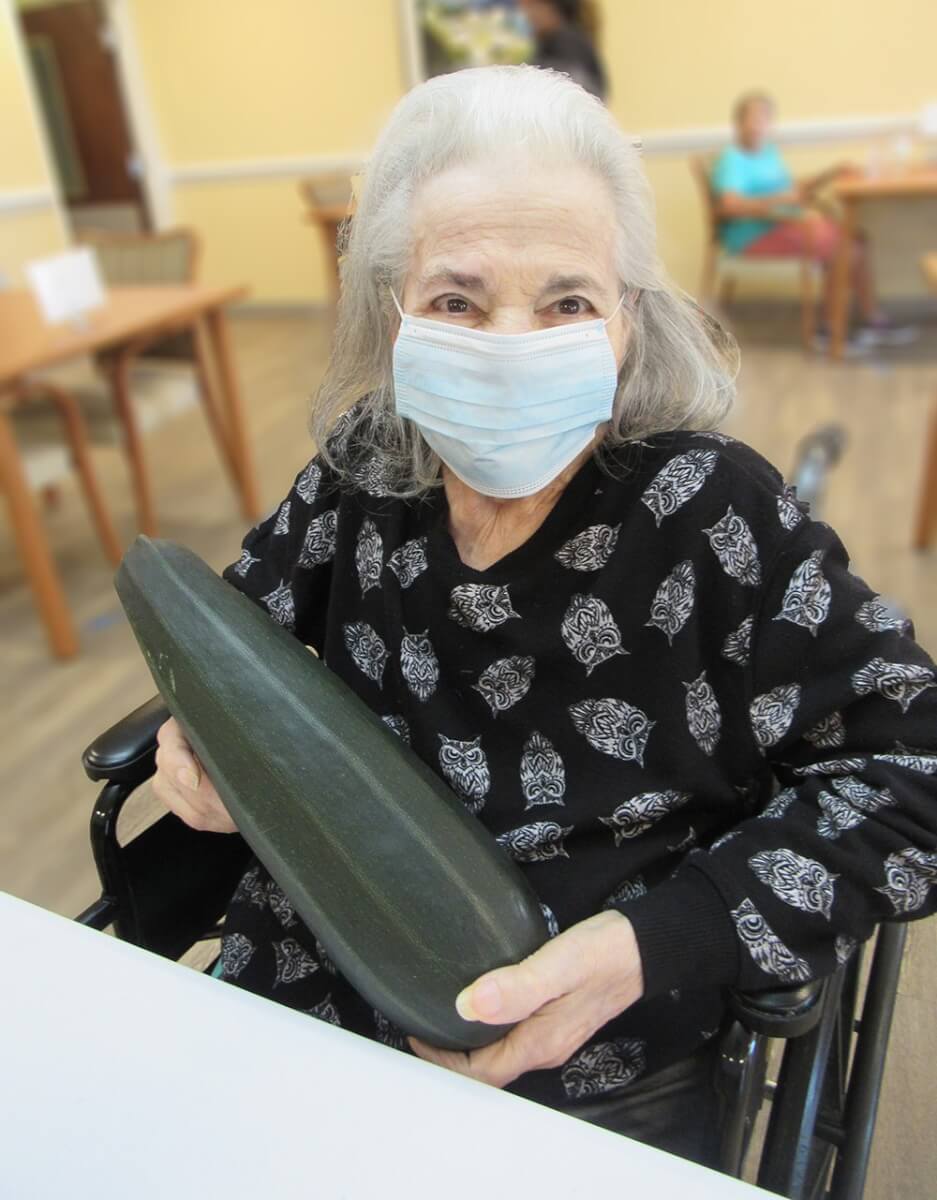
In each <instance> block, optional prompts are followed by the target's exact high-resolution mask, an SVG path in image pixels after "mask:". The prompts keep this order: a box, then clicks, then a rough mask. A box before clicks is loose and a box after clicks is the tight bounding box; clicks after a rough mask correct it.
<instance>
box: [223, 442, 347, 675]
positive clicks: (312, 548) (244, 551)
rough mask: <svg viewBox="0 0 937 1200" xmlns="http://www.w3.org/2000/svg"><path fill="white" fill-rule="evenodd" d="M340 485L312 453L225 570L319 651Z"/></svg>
mask: <svg viewBox="0 0 937 1200" xmlns="http://www.w3.org/2000/svg"><path fill="white" fill-rule="evenodd" d="M337 521H338V489H337V488H336V487H335V486H334V485H333V484H332V483H331V481H330V479H329V476H328V473H327V468H326V467H325V465H324V464H323V463H322V462H321V460H320V459H319V458H318V457H317V458H313V459H312V460H311V462H309V463H308V464H307V465H306V466H305V467H304V468H303V470H302V471H301V472H300V473H299V475H297V477H296V480H295V482H294V484H293V487H292V488H291V489H290V492H289V495H288V496H287V497H286V499H285V500H283V501H282V503H280V504H278V505H277V507H276V509H275V510H274V511H273V512H272V513H271V514H270V515H269V516H268V517H267V518H265V519H264V520H263V521H261V523H260V524H259V525H256V526H255V527H254V528H253V529H251V530H250V532H249V533H248V534H247V536H246V537H245V538H244V541H243V542H242V544H241V556H240V558H239V559H238V560H237V562H235V563H232V564H231V566H229V567H227V568H226V569H225V571H224V572H223V576H224V578H225V579H226V580H227V582H228V583H230V584H231V585H232V586H233V587H236V588H237V589H238V591H241V592H243V593H244V594H245V595H246V596H247V597H248V598H249V599H251V600H253V601H254V602H255V603H256V604H258V605H260V606H261V607H262V608H265V609H266V610H267V612H268V613H269V614H270V616H271V617H273V619H274V620H275V621H278V622H279V623H280V624H281V625H283V626H284V627H285V628H287V629H289V630H290V631H291V632H292V633H294V634H295V635H296V637H297V638H299V639H300V640H301V641H302V642H304V643H305V644H306V645H307V646H312V647H313V649H314V650H316V651H317V652H319V653H321V650H322V641H323V638H324V631H325V614H326V608H327V605H328V596H329V588H330V584H331V575H332V559H333V557H334V554H335V538H336V527H337Z"/></svg>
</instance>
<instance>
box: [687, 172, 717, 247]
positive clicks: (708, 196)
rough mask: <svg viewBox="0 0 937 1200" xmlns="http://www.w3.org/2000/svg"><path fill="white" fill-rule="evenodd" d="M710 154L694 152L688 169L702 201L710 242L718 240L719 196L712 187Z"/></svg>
mask: <svg viewBox="0 0 937 1200" xmlns="http://www.w3.org/2000/svg"><path fill="white" fill-rule="evenodd" d="M715 161H716V160H715V158H714V156H712V155H710V154H695V155H693V157H692V158H691V159H690V170H691V171H692V173H693V178H694V179H695V180H696V182H697V185H698V187H699V191H700V197H701V198H702V201H703V211H704V214H705V218H706V229H707V233H708V237H709V241H710V242H711V243H713V242H718V241H719V226H720V224H721V222H720V219H719V197H718V196H717V194H716V190H715V188H714V187H713V182H712V170H713V165H714V163H715Z"/></svg>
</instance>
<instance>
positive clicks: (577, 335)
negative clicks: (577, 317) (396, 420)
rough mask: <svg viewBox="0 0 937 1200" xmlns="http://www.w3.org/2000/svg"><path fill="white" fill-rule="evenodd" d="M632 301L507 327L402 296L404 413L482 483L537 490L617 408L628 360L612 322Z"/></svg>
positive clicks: (458, 469) (397, 351)
mask: <svg viewBox="0 0 937 1200" xmlns="http://www.w3.org/2000/svg"><path fill="white" fill-rule="evenodd" d="M391 294H392V295H393V293H391ZM623 301H624V296H622V298H621V300H619V302H618V305H617V307H616V309H615V312H614V313H612V316H611V317H609V318H608V319H607V320H603V319H601V318H598V319H596V320H594V321H575V322H573V323H571V324H569V325H558V326H555V327H554V328H551V329H538V330H535V331H533V332H532V333H507V334H504V333H485V332H483V331H481V330H477V329H464V328H462V327H461V326H458V325H451V324H448V323H447V322H445V321H431V320H427V319H426V318H423V317H411V316H408V315H407V314H406V313H404V311H403V309H402V308H401V307H400V303H399V301H398V300H397V297H396V296H394V303H395V304H396V305H397V311H398V312H399V313H400V321H401V324H400V332H399V333H398V334H397V340H396V341H395V343H394V392H395V397H396V408H397V412H398V413H399V415H400V416H402V417H407V418H408V419H409V420H411V421H413V422H414V424H416V425H417V426H418V427H419V429H420V432H421V433H422V434H423V437H424V438H425V439H426V441H427V442H428V443H429V445H430V446H431V447H432V449H433V450H435V451H436V453H437V454H438V455H439V457H440V458H441V459H442V460H443V462H444V463H446V465H447V466H448V467H449V468H450V469H451V470H452V471H453V472H454V473H455V474H456V475H458V477H459V478H460V479H461V480H462V481H463V482H464V483H467V484H468V485H469V486H470V487H473V488H475V490H476V491H478V492H481V493H483V494H484V495H486V496H493V497H496V498H498V499H509V498H513V497H517V496H529V495H531V494H532V493H534V492H537V491H539V490H540V489H541V488H543V487H546V485H547V484H548V483H550V482H551V481H552V480H554V479H555V478H556V477H557V475H559V474H560V472H561V471H562V470H563V469H564V468H565V467H568V466H569V464H570V463H571V462H572V461H573V459H575V458H576V456H577V455H578V454H579V453H580V452H581V451H583V450H584V449H585V448H586V447H587V446H588V445H589V443H590V442H591V441H592V439H593V438H594V437H595V430H596V427H597V426H598V425H601V424H602V423H603V422H604V421H608V420H609V418H610V417H611V415H612V405H613V402H614V399H615V389H616V387H617V384H618V368H617V365H616V363H615V352H614V350H613V349H612V344H611V342H610V341H609V339H608V332H607V329H606V327H607V325H608V324H609V322H610V321H611V320H612V319H613V318H614V316H615V315H616V313H617V312H618V309H619V308H620V307H621V305H622V303H623Z"/></svg>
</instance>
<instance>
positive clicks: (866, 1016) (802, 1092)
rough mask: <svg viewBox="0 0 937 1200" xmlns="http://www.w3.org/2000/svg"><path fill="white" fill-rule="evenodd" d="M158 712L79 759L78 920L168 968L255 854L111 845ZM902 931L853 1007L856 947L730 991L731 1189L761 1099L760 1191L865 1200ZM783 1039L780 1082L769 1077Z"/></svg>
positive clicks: (141, 772)
mask: <svg viewBox="0 0 937 1200" xmlns="http://www.w3.org/2000/svg"><path fill="white" fill-rule="evenodd" d="M168 715H169V714H168V711H167V709H166V708H165V707H164V705H163V703H162V700H161V699H160V697H158V696H157V697H154V699H152V700H150V701H148V702H147V703H146V704H144V705H142V706H141V707H140V708H138V709H136V710H135V711H134V712H132V713H130V714H129V715H128V716H127V717H125V718H124V719H123V720H122V721H119V722H118V723H117V724H116V725H114V726H112V728H111V729H109V730H107V732H106V733H104V734H102V735H101V736H100V737H98V738H97V739H96V740H95V741H94V742H93V743H92V744H91V745H90V746H89V747H88V749H87V750H86V751H85V753H84V756H83V758H82V762H83V765H84V768H85V771H86V773H87V775H88V776H89V778H90V779H92V780H94V781H96V782H99V783H103V784H104V786H103V788H102V790H101V792H100V795H99V796H98V799H97V801H96V803H95V806H94V809H93V811H92V816H91V846H92V852H93V854H94V860H95V864H96V866H97V869H98V875H99V877H100V880H101V889H102V890H101V895H100V897H99V899H98V900H96V901H95V902H94V903H93V904H92V905H90V906H89V907H88V908H87V909H85V911H84V912H82V913H81V914H80V915H79V916H78V917H77V918H76V919H77V920H78V921H79V922H80V923H81V924H84V925H88V926H91V927H92V928H94V929H98V930H104V929H106V928H108V927H109V926H113V927H114V932H115V934H116V935H117V937H119V938H121V939H122V940H124V941H128V942H132V943H134V944H135V945H138V946H141V947H143V948H144V949H147V950H150V951H152V952H154V953H156V954H160V955H162V956H163V957H166V958H173V959H178V958H180V957H181V956H182V955H183V954H184V953H185V952H186V951H187V950H188V949H190V948H191V947H192V946H193V945H195V944H196V943H197V942H200V941H207V940H213V939H215V938H217V937H219V936H220V924H219V923H220V921H221V920H222V918H223V916H224V913H225V910H226V908H227V905H228V902H229V901H230V899H231V896H232V894H233V892H234V889H235V888H236V886H237V884H238V881H239V880H240V878H241V875H242V874H243V872H244V870H245V869H246V867H247V864H248V862H249V860H250V857H251V853H250V850H249V848H248V846H247V844H246V843H245V842H244V840H243V839H242V838H241V837H239V836H238V835H237V834H219V833H199V832H196V831H195V830H192V829H190V828H189V827H188V826H186V825H185V824H183V822H182V821H180V820H179V819H178V818H177V817H175V816H174V815H173V814H171V813H168V814H166V815H165V816H163V817H160V818H159V819H158V820H157V821H156V822H155V823H154V824H153V825H151V826H150V827H149V828H147V829H145V830H144V831H143V832H142V833H139V834H137V836H136V837H134V838H132V839H131V840H130V841H128V842H127V843H126V844H124V845H121V844H120V843H119V841H118V838H117V821H118V818H119V816H120V813H121V810H122V808H123V806H124V804H125V802H126V800H127V799H128V797H129V796H130V795H131V794H132V792H133V791H134V790H135V789H136V788H137V787H139V786H140V785H141V784H142V783H144V782H145V781H146V780H147V779H149V778H150V776H151V775H153V774H154V772H155V770H156V762H155V757H156V732H157V730H158V729H159V727H160V725H162V723H163V722H164V721H165V720H166V719H167V717H168ZM906 936H907V928H906V926H905V925H898V924H888V925H883V926H881V927H880V928H879V931H878V938H877V942H876V946H875V951H874V955H873V958H872V963H871V967H870V971H869V978H868V983H867V986H866V988H865V991H864V995H863V997H862V1000H861V1004H860V991H861V988H860V973H861V962H862V955H863V948H859V949H858V950H857V951H856V952H855V953H854V954H853V956H852V958H851V959H850V961H849V962H848V963H846V964H845V965H844V966H842V967H840V968H839V969H838V970H837V971H836V972H835V974H833V975H831V976H829V977H828V978H827V979H823V980H815V981H813V982H810V983H806V984H802V985H800V986H797V987H788V988H778V989H774V990H771V991H763V992H762V991H759V992H739V991H733V990H729V991H728V993H727V996H726V1000H727V1009H728V1012H729V1014H730V1017H731V1018H732V1019H731V1021H730V1022H729V1023H728V1025H727V1027H726V1028H725V1029H724V1030H723V1032H722V1040H721V1045H720V1065H719V1078H718V1080H717V1086H718V1089H719V1091H720V1093H721V1097H722V1144H721V1154H720V1168H721V1170H723V1171H724V1172H725V1173H726V1174H729V1175H733V1176H735V1177H737V1178H741V1175H742V1171H743V1168H744V1165H745V1162H746V1158H747V1156H748V1153H749V1150H750V1149H751V1147H752V1143H753V1134H754V1132H755V1123H756V1120H757V1118H758V1115H759V1112H760V1111H761V1109H762V1106H763V1105H764V1104H765V1102H769V1103H770V1116H769V1120H768V1125H767V1132H766V1134H765V1138H764V1142H763V1145H762V1147H761V1151H760V1158H759V1164H758V1169H757V1183H758V1184H759V1185H760V1186H761V1187H764V1188H767V1189H768V1190H770V1191H773V1192H776V1193H778V1194H780V1195H783V1196H788V1197H791V1198H792V1200H821V1198H824V1200H861V1197H862V1193H863V1189H864V1185H865V1176H866V1170H867V1167H868V1161H869V1154H870V1151H871V1146H872V1136H873V1132H874V1129H875V1117H876V1112H877V1108H878V1099H879V1093H880V1090H881V1082H882V1076H883V1074H884V1069H885V1055H886V1051H887V1047H888V1038H889V1033H890V1030H891V1021H892V1014H893V1012H894V1005H895V997H896V993H897V987H898V976H899V972H900V969H901V957H902V953H903V949H904V943H905V938H906ZM778 1041H780V1045H781V1048H782V1057H781V1063H780V1070H779V1073H778V1078H777V1081H776V1082H772V1081H769V1080H768V1078H767V1072H768V1059H769V1054H770V1051H771V1047H772V1045H773V1044H774V1043H776V1042H778Z"/></svg>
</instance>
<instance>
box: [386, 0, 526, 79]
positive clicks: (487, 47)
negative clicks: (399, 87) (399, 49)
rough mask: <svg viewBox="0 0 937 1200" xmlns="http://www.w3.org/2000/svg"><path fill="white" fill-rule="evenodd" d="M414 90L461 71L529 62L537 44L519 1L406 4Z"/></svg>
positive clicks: (415, 0)
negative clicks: (438, 76) (427, 80)
mask: <svg viewBox="0 0 937 1200" xmlns="http://www.w3.org/2000/svg"><path fill="white" fill-rule="evenodd" d="M401 10H402V11H401V18H402V26H403V42H404V58H405V62H406V65H407V74H408V76H409V84H410V86H411V87H412V86H414V85H415V84H417V83H421V82H422V81H423V80H424V79H429V78H431V77H432V76H433V75H444V74H446V73H447V72H449V71H458V70H460V69H461V68H462V67H486V66H490V65H492V64H494V63H522V62H526V61H527V59H528V57H529V55H530V53H531V51H532V49H533V45H532V43H531V40H530V35H529V32H528V28H527V25H526V23H525V22H524V20H523V18H522V16H521V12H520V7H519V5H518V4H517V3H516V0H401Z"/></svg>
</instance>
